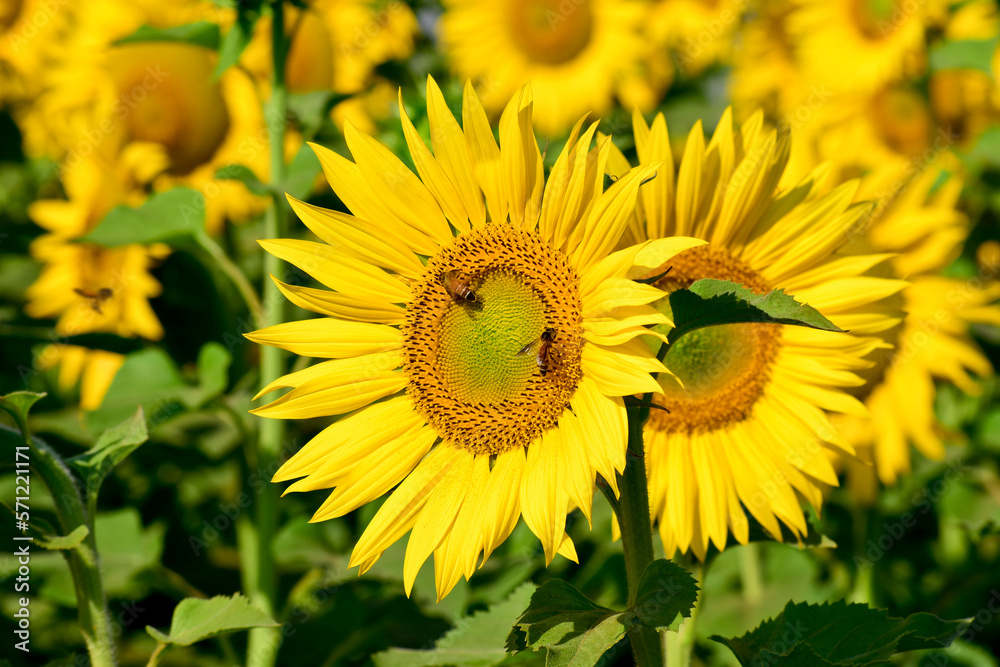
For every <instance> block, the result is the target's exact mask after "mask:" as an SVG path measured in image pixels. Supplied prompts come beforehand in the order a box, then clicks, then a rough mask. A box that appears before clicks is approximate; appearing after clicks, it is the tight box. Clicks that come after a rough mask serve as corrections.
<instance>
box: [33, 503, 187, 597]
mask: <svg viewBox="0 0 1000 667" xmlns="http://www.w3.org/2000/svg"><path fill="white" fill-rule="evenodd" d="M164 532H165V527H164V525H163V524H159V523H157V524H153V525H151V526H148V527H144V526H143V525H142V520H141V519H140V517H139V512H138V511H137V510H136V509H135V508H133V507H129V508H127V509H122V510H118V511H115V512H104V513H101V514H98V515H97V519H96V520H95V521H94V537H95V539H96V542H97V552H98V553H99V554H100V555H101V581H102V583H103V585H104V590H105V592H106V593H107V594H108V596H110V597H117V598H122V599H142V598H143V597H145V596H146V595H147V594H148V593H149V589H150V586H151V585H153V584H155V583H157V581H158V578H156V577H151V576H146V575H147V573H149V572H154V571H155V570H156V569H157V568H158V567H160V558H161V556H162V555H163V535H164ZM53 555H55V554H53ZM61 561H62V559H60V560H59V562H58V565H57V567H56V568H55V569H53V570H51V571H48V572H46V576H45V578H44V581H43V584H42V593H41V594H42V596H43V597H46V598H48V599H50V600H52V601H54V602H58V603H59V604H62V605H64V606H67V607H72V606H74V605H76V593H75V592H74V586H73V578H72V576H71V575H70V571H69V568H67V567H66V566H65V563H63V562H61ZM33 564H34V563H33ZM39 565H41V563H39ZM167 590H170V589H169V588H168V589H167Z"/></svg>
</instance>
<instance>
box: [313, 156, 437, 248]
mask: <svg viewBox="0 0 1000 667" xmlns="http://www.w3.org/2000/svg"><path fill="white" fill-rule="evenodd" d="M309 146H310V147H311V148H312V149H313V152H314V153H316V157H318V158H319V162H320V165H322V167H323V173H324V174H325V175H326V180H328V181H329V182H330V187H332V188H333V191H334V192H335V193H337V196H338V197H340V199H341V200H342V201H343V202H344V204H346V205H347V208H349V209H350V210H351V213H353V214H354V215H356V216H357V217H359V218H361V219H362V220H377V221H378V224H379V225H380V226H381V227H383V228H384V229H385V233H386V236H387V237H388V238H392V239H399V241H400V242H401V243H405V244H406V246H407V247H409V248H410V249H411V250H413V251H414V252H416V253H419V254H421V255H425V256H428V257H429V256H430V255H433V254H434V253H436V252H437V250H438V248H439V247H440V244H439V243H438V242H437V241H435V240H434V239H432V238H431V236H430V235H429V234H428V232H427V230H425V229H423V227H412V226H410V225H409V224H407V223H406V222H405V221H403V220H402V219H401V218H400V217H399V216H398V215H396V213H395V212H394V211H393V210H392V208H391V207H389V206H388V205H387V204H386V203H385V202H384V201H382V200H381V199H380V198H378V197H377V196H376V195H375V193H374V192H373V191H372V189H371V187H370V186H369V185H368V183H367V181H366V180H365V177H364V176H363V175H362V174H361V169H360V168H358V165H356V164H354V163H353V162H351V161H350V160H348V159H347V158H345V157H343V156H342V155H338V154H337V153H335V152H333V151H331V150H329V149H328V148H324V147H323V146H320V145H319V144H312V143H310V144H309Z"/></svg>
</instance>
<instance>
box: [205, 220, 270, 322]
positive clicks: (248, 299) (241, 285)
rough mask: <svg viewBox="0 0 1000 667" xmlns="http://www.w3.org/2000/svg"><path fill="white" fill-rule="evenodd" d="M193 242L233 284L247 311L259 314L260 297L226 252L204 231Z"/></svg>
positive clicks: (260, 308)
mask: <svg viewBox="0 0 1000 667" xmlns="http://www.w3.org/2000/svg"><path fill="white" fill-rule="evenodd" d="M194 241H195V244H196V245H197V246H198V248H200V249H201V250H202V251H204V252H205V253H206V254H207V255H208V256H209V257H210V258H211V259H212V260H213V261H214V262H215V265H216V266H218V267H219V269H221V270H222V272H223V273H225V274H226V277H228V278H229V279H230V280H231V281H232V282H233V286H234V287H236V290H237V291H238V292H239V293H240V297H242V299H243V302H244V303H245V304H246V306H247V309H248V310H249V311H250V312H251V313H252V314H253V313H259V312H261V310H262V307H261V303H260V297H258V296H257V290H255V289H254V288H253V285H251V284H250V281H249V280H247V277H246V275H245V274H244V273H243V271H242V270H241V269H240V267H239V266H237V265H236V264H235V263H234V262H233V260H231V259H229V256H228V255H227V254H226V251H225V250H223V249H222V247H221V246H219V244H218V243H216V241H215V239H213V238H212V237H211V236H209V235H208V233H206V232H205V231H199V232H198V233H197V234H195V235H194Z"/></svg>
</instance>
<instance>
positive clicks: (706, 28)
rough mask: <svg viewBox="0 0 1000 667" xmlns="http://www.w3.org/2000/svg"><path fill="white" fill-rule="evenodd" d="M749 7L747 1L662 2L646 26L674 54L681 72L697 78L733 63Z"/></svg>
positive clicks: (653, 11) (661, 45)
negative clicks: (714, 67) (711, 68)
mask: <svg viewBox="0 0 1000 667" xmlns="http://www.w3.org/2000/svg"><path fill="white" fill-rule="evenodd" d="M746 7H747V3H746V2H745V1H744V0H721V1H720V0H659V1H658V2H656V3H655V4H654V6H653V7H652V9H651V10H650V12H649V16H648V17H647V19H646V21H645V22H644V23H645V26H646V31H647V34H648V35H649V39H650V40H651V41H652V42H653V43H654V44H657V45H659V46H660V47H661V48H663V49H665V50H668V51H669V52H670V53H671V54H672V56H673V60H674V62H675V63H677V65H678V69H680V70H682V71H683V72H684V73H685V74H687V75H688V76H695V75H697V74H699V73H700V72H702V71H703V70H705V69H706V68H708V67H709V66H711V65H714V64H717V63H727V62H729V60H730V55H731V51H732V48H733V34H734V33H735V32H736V29H737V28H738V27H739V26H740V24H741V22H742V20H743V11H744V10H745V9H746Z"/></svg>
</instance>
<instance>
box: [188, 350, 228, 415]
mask: <svg viewBox="0 0 1000 667" xmlns="http://www.w3.org/2000/svg"><path fill="white" fill-rule="evenodd" d="M232 362H233V356H232V355H231V354H229V352H228V351H227V350H226V348H225V347H223V346H222V345H221V344H220V343H217V342H215V341H212V342H209V343H205V345H203V346H202V348H201V350H199V351H198V386H197V387H188V388H187V389H184V390H183V391H182V392H181V393H180V398H181V400H182V401H183V402H184V404H185V405H186V406H188V407H189V408H198V407H201V406H202V405H204V404H205V403H207V402H208V401H210V400H212V399H213V398H215V397H216V396H218V395H219V394H221V393H222V392H224V391H225V390H226V387H227V386H229V373H228V371H229V365H230V364H231V363H232Z"/></svg>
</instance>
